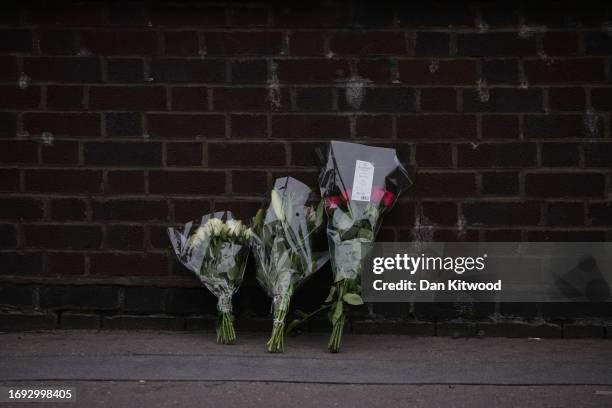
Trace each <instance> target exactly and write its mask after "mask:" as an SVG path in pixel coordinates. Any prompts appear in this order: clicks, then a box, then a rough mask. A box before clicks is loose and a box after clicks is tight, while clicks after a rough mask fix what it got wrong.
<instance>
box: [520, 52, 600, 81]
mask: <svg viewBox="0 0 612 408" xmlns="http://www.w3.org/2000/svg"><path fill="white" fill-rule="evenodd" d="M523 65H524V69H525V76H526V77H527V80H528V81H529V83H530V84H555V83H559V84H568V83H596V82H605V70H604V60H603V59H601V58H572V59H563V60H553V61H542V60H529V61H524V62H523Z"/></svg>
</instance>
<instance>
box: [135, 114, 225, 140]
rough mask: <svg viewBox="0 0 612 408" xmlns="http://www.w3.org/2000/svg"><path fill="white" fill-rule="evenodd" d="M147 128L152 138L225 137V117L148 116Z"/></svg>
mask: <svg viewBox="0 0 612 408" xmlns="http://www.w3.org/2000/svg"><path fill="white" fill-rule="evenodd" d="M147 127H148V131H149V135H150V136H152V137H171V138H173V137H174V138H176V137H189V138H193V137H195V136H201V137H207V138H214V137H225V119H224V117H223V115H169V114H153V115H151V114H150V115H147Z"/></svg>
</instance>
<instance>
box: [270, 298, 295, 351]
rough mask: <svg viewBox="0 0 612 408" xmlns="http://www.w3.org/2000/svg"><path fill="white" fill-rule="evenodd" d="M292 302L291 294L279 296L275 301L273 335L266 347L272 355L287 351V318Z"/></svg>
mask: <svg viewBox="0 0 612 408" xmlns="http://www.w3.org/2000/svg"><path fill="white" fill-rule="evenodd" d="M290 301H291V294H290V293H286V294H284V295H281V296H277V297H275V299H274V323H273V324H272V335H271V336H270V339H269V340H268V342H267V343H266V347H267V349H268V351H269V352H270V353H282V352H284V351H285V318H286V317H287V311H288V310H289V302H290Z"/></svg>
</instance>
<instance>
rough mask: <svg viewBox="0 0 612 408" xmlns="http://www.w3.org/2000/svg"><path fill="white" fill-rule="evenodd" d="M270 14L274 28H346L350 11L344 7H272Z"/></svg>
mask: <svg viewBox="0 0 612 408" xmlns="http://www.w3.org/2000/svg"><path fill="white" fill-rule="evenodd" d="M272 13H273V16H274V17H273V18H274V25H275V27H283V28H318V27H347V26H349V25H350V24H351V10H350V7H346V6H345V5H327V4H316V5H312V4H310V5H290V6H286V5H283V6H276V7H274V8H273V9H272Z"/></svg>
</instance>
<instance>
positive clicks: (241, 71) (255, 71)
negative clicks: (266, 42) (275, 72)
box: [232, 59, 268, 83]
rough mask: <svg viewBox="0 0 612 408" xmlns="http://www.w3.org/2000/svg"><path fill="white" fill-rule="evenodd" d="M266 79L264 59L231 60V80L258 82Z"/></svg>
mask: <svg viewBox="0 0 612 408" xmlns="http://www.w3.org/2000/svg"><path fill="white" fill-rule="evenodd" d="M267 79H268V63H267V62H266V60H263V59H258V60H237V61H233V62H232V82H235V83H260V82H266V80H267Z"/></svg>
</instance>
